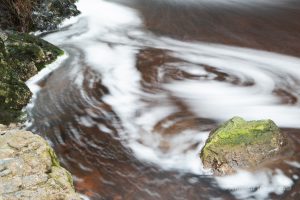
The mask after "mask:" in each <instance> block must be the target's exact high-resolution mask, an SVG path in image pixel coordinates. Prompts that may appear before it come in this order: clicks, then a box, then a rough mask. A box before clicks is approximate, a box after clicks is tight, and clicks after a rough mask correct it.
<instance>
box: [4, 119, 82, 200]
mask: <svg viewBox="0 0 300 200" xmlns="http://www.w3.org/2000/svg"><path fill="white" fill-rule="evenodd" d="M0 199H3V200H21V199H22V200H30V199H43V200H58V199H59V200H79V199H80V197H79V195H78V194H77V193H75V191H74V187H73V181H72V176H71V175H70V173H69V172H68V171H67V170H65V169H64V168H62V167H61V166H60V165H59V161H58V160H57V157H56V155H55V153H54V151H53V149H51V147H50V146H49V145H48V144H47V142H46V141H45V140H44V139H43V138H41V137H40V136H38V135H35V134H33V133H31V132H28V131H23V130H18V129H14V128H13V129H9V128H8V127H6V126H3V125H1V126H0Z"/></svg>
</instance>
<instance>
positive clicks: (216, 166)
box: [200, 117, 287, 175]
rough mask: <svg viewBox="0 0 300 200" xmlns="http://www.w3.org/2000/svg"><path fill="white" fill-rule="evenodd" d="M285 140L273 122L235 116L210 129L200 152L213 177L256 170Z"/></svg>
mask: <svg viewBox="0 0 300 200" xmlns="http://www.w3.org/2000/svg"><path fill="white" fill-rule="evenodd" d="M286 146H287V139H286V137H285V135H283V134H282V133H281V132H280V130H279V128H278V127H277V126H276V124H275V123H274V122H273V121H272V120H259V121H245V120H244V119H242V118H240V117H234V118H232V119H230V120H229V121H227V122H226V123H224V124H222V125H221V126H220V127H218V128H217V129H215V130H213V131H212V132H211V133H210V135H209V138H208V140H207V142H206V144H205V146H204V148H203V149H202V151H201V153H200V157H201V159H202V162H203V165H204V167H205V168H211V169H212V170H213V172H214V174H216V175H225V174H230V173H233V172H235V171H236V169H240V168H242V169H247V168H255V167H257V166H258V165H260V164H262V163H263V162H265V161H267V160H270V159H271V158H274V157H276V156H277V155H279V154H280V153H281V152H283V151H284V149H285V148H286Z"/></svg>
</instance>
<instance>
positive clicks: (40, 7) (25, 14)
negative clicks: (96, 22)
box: [0, 0, 79, 32]
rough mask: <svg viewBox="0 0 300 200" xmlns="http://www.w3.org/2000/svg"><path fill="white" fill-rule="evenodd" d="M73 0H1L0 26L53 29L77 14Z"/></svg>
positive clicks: (14, 28) (41, 29) (31, 29)
mask: <svg viewBox="0 0 300 200" xmlns="http://www.w3.org/2000/svg"><path fill="white" fill-rule="evenodd" d="M78 14H79V11H78V10H77V8H76V5H75V0H2V3H1V4H0V28H2V29H10V30H16V31H20V32H30V31H37V30H39V31H45V30H46V31H49V30H54V29H56V28H57V26H58V25H59V24H60V23H61V22H62V21H63V20H64V19H66V18H69V17H71V16H75V15H78Z"/></svg>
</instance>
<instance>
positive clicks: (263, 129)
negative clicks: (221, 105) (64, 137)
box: [206, 117, 279, 147]
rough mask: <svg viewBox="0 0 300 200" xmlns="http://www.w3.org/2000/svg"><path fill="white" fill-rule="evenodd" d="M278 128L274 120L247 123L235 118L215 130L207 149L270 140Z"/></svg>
mask: <svg viewBox="0 0 300 200" xmlns="http://www.w3.org/2000/svg"><path fill="white" fill-rule="evenodd" d="M274 131H275V132H279V129H278V127H277V126H276V124H275V123H274V122H273V121H272V120H259V121H249V122H247V121H245V120H244V119H242V118H240V117H234V118H232V119H231V120H229V121H228V122H226V123H225V124H223V125H221V126H220V127H219V128H218V129H217V130H215V131H214V132H213V133H212V135H211V136H210V137H209V140H208V141H207V144H206V147H209V146H213V145H230V146H235V145H241V144H245V145H248V144H252V143H257V142H262V141H265V140H268V139H269V138H270V137H271V136H272V135H273V134H274Z"/></svg>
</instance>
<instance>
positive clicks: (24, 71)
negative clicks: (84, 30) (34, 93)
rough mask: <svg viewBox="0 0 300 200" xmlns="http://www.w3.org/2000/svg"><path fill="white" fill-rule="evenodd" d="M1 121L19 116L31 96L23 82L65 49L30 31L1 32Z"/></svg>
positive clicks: (18, 117) (11, 119)
mask: <svg viewBox="0 0 300 200" xmlns="http://www.w3.org/2000/svg"><path fill="white" fill-rule="evenodd" d="M0 36H1V37H0V123H3V124H8V123H10V122H17V121H19V120H20V116H22V114H23V112H22V111H21V110H22V108H23V107H24V106H26V105H27V103H28V102H29V100H30V98H31V92H30V90H29V88H28V87H27V86H26V84H25V83H24V82H25V81H27V80H28V79H29V78H30V77H32V76H34V75H35V74H36V73H37V72H38V71H39V70H41V69H43V68H44V67H45V65H46V64H49V63H51V62H53V61H54V60H55V59H56V58H57V57H58V56H59V55H62V54H63V51H62V50H61V49H59V48H58V47H56V46H54V45H52V44H50V43H48V42H46V41H44V40H42V39H40V38H38V37H35V36H33V35H30V34H26V33H17V32H0Z"/></svg>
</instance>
